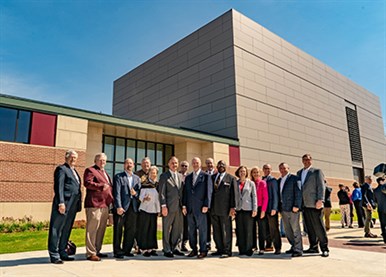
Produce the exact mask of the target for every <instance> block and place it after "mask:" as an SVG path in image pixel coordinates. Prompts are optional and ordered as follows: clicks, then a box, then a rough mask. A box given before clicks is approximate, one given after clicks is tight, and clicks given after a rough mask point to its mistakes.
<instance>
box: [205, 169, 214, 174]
mask: <svg viewBox="0 0 386 277" xmlns="http://www.w3.org/2000/svg"><path fill="white" fill-rule="evenodd" d="M206 173H208V174H209V175H213V174H214V169H213V170H207V171H206Z"/></svg>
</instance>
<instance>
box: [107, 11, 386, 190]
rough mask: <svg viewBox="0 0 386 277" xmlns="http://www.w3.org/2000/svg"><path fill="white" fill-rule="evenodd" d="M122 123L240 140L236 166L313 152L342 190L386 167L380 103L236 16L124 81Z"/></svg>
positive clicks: (119, 103) (119, 107)
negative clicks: (342, 185)
mask: <svg viewBox="0 0 386 277" xmlns="http://www.w3.org/2000/svg"><path fill="white" fill-rule="evenodd" d="M326 50H327V49H326ZM149 99H151V101H149ZM144 105H146V106H147V107H149V109H143V106H144ZM113 114H114V115H115V116H120V117H125V118H130V119H135V120H143V121H146V122H151V123H155V124H165V125H168V126H174V127H182V128H187V129H190V130H196V131H202V132H207V133H210V134H215V135H221V136H226V137H229V138H232V139H237V140H239V141H240V146H239V147H236V148H232V149H230V150H231V152H230V158H231V160H230V164H231V165H234V166H236V165H238V164H239V163H238V162H239V161H241V163H242V164H244V165H246V166H248V167H250V166H253V165H259V166H261V165H262V164H264V163H266V162H269V163H271V164H273V165H274V166H276V165H278V164H279V163H280V162H283V161H285V162H287V163H288V164H289V165H290V166H291V168H292V171H295V170H297V169H298V168H300V167H302V164H301V158H300V157H301V156H302V155H303V154H304V153H311V154H312V156H313V159H314V164H315V165H316V166H317V167H319V168H322V169H323V171H324V173H325V174H326V176H327V177H328V178H329V181H330V182H331V183H332V184H334V185H335V184H337V183H338V182H339V183H345V184H349V185H351V183H352V181H353V179H356V180H359V181H363V176H364V175H365V174H371V173H372V170H373V168H374V166H375V165H377V164H379V163H380V162H382V161H385V160H386V143H385V135H384V130H383V121H382V115H381V105H380V101H379V98H378V97H377V96H375V95H374V94H372V93H370V92H369V91H367V90H366V89H364V88H362V87H360V86H359V85H357V84H355V83H353V82H352V81H350V80H349V79H348V78H346V77H344V76H342V75H341V74H339V73H338V72H336V71H334V70H333V69H331V68H330V67H328V66H327V65H325V64H323V63H322V62H320V61H318V60H317V59H316V58H314V57H312V56H310V55H309V54H307V53H305V52H303V51H302V50H300V49H298V48H296V47H295V46H294V45H292V44H290V43H289V42H287V41H285V40H284V39H282V38H280V37H279V36H277V35H275V34H273V33H272V32H270V31H269V30H267V29H265V28H264V27H262V26H260V25H259V24H257V23H256V22H254V21H252V20H251V19H249V18H247V17H245V16H244V15H242V14H241V13H239V12H237V11H235V10H230V11H228V12H226V13H225V14H223V15H221V16H220V17H218V18H216V19H215V20H213V21H212V22H210V23H208V24H207V25H205V26H203V27H202V28H200V29H198V30H197V31H195V32H193V33H192V34H190V35H188V36H187V37H185V38H183V39H182V40H180V41H178V42H176V43H175V44H173V45H172V46H170V47H169V48H167V49H166V50H164V51H163V52H161V53H159V54H158V55H156V56H155V57H153V58H151V59H149V60H148V61H146V62H145V63H143V64H142V65H140V66H138V67H137V68H135V69H133V70H132V71H130V72H128V73H127V74H125V75H123V76H122V77H120V78H119V79H117V80H116V81H115V82H114V99H113Z"/></svg>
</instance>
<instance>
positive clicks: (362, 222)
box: [354, 200, 365, 228]
mask: <svg viewBox="0 0 386 277" xmlns="http://www.w3.org/2000/svg"><path fill="white" fill-rule="evenodd" d="M354 207H355V212H356V213H357V217H358V227H359V228H363V227H365V220H364V216H363V210H362V201H361V200H355V201H354Z"/></svg>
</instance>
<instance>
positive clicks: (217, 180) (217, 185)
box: [214, 175, 221, 190]
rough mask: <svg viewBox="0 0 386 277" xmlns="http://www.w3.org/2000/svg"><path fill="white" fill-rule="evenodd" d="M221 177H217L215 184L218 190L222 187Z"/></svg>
mask: <svg viewBox="0 0 386 277" xmlns="http://www.w3.org/2000/svg"><path fill="white" fill-rule="evenodd" d="M220 179H221V178H220V175H218V176H217V179H216V182H215V183H214V188H215V189H216V190H217V189H218V187H219V186H220Z"/></svg>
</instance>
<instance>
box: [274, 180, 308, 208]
mask: <svg viewBox="0 0 386 277" xmlns="http://www.w3.org/2000/svg"><path fill="white" fill-rule="evenodd" d="M277 182H278V183H279V184H280V182H281V178H279V180H277ZM279 192H280V189H279ZM294 207H295V208H299V209H300V208H301V207H302V191H301V183H300V180H299V178H298V177H297V176H296V175H293V174H289V175H288V176H287V179H286V180H285V182H284V186H283V190H282V191H281V193H280V203H279V210H280V211H285V212H291V211H292V208H294Z"/></svg>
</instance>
